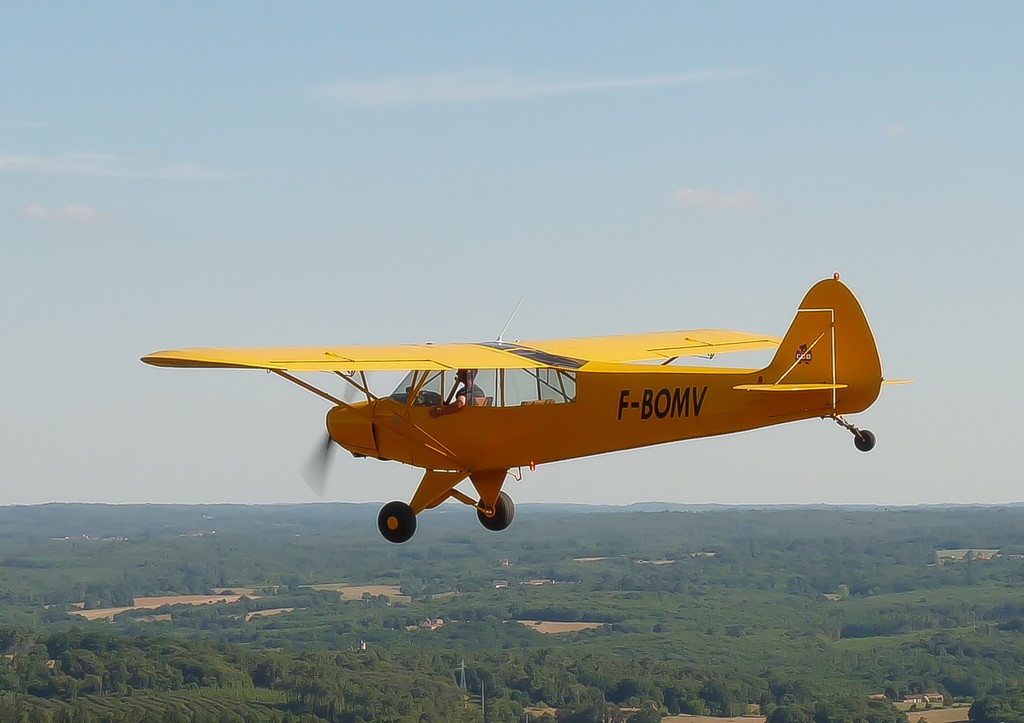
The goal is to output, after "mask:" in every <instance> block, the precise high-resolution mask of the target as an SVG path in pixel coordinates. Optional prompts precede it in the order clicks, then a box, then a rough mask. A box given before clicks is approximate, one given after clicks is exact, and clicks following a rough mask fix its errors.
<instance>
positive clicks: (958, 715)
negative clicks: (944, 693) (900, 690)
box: [907, 706, 971, 723]
mask: <svg viewBox="0 0 1024 723" xmlns="http://www.w3.org/2000/svg"><path fill="white" fill-rule="evenodd" d="M970 709H971V708H970V706H964V707H962V708H939V709H937V710H908V711H907V718H909V719H910V723H918V721H922V720H923V721H925V723H957V722H958V721H965V720H967V711H969V710H970Z"/></svg>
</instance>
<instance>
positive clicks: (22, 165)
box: [0, 151, 224, 179]
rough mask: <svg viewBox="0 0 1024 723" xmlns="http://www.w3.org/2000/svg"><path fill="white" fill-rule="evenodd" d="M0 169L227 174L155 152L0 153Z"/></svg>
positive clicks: (184, 175) (125, 175) (175, 176)
mask: <svg viewBox="0 0 1024 723" xmlns="http://www.w3.org/2000/svg"><path fill="white" fill-rule="evenodd" d="M0 171H11V172H21V173H36V174H41V175H48V176H97V177H102V178H149V179H165V178H166V179H210V178H223V177H224V174H223V173H220V172H218V171H214V170H212V169H209V168H204V167H203V166H200V165H198V164H195V163H177V162H172V161H167V160H164V159H163V158H161V157H160V156H158V155H155V154H146V155H136V156H118V155H114V154H111V153H96V152H92V151H85V152H82V151H78V152H71V153H59V154H53V155H38V154H27V153H23V154H10V153H0Z"/></svg>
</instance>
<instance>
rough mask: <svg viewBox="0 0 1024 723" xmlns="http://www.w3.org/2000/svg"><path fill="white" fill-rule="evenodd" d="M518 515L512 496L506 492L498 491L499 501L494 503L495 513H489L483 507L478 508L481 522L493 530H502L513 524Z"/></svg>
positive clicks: (477, 513) (477, 514) (478, 516)
mask: <svg viewBox="0 0 1024 723" xmlns="http://www.w3.org/2000/svg"><path fill="white" fill-rule="evenodd" d="M515 516H516V506H515V505H514V504H513V503H512V498H511V497H509V496H508V495H507V494H505V493H504V492H499V493H498V501H497V502H495V503H494V514H493V515H488V514H487V513H486V512H484V511H483V510H482V509H479V508H477V511H476V517H477V519H478V520H480V524H481V525H483V526H484V527H486V528H487V529H488V530H490V531H492V532H501V531H502V530H504V529H505V528H506V527H508V526H509V525H511V524H512V519H513V518H514V517H515Z"/></svg>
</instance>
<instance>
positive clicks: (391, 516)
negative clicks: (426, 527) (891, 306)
mask: <svg viewBox="0 0 1024 723" xmlns="http://www.w3.org/2000/svg"><path fill="white" fill-rule="evenodd" d="M377 529H378V530H379V531H380V534H381V536H382V537H383V538H384V539H385V540H387V541H388V542H394V543H402V542H407V541H408V540H409V538H411V537H412V536H413V533H414V532H416V513H415V512H413V511H412V507H410V506H409V505H407V504H406V503H405V502H388V503H387V504H386V505H384V506H383V507H381V508H380V513H379V514H378V515H377Z"/></svg>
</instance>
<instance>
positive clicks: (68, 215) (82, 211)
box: [21, 203, 117, 226]
mask: <svg viewBox="0 0 1024 723" xmlns="http://www.w3.org/2000/svg"><path fill="white" fill-rule="evenodd" d="M21 215H22V216H24V217H25V218H31V219H33V220H35V221H57V222H59V223H68V224H73V225H75V226H92V225H94V224H98V223H107V222H110V221H113V220H115V219H116V218H117V216H116V215H114V214H112V213H104V212H102V211H100V210H98V209H96V208H94V207H92V206H81V205H69V206H64V208H54V209H49V208H47V207H46V206H43V205H42V204H39V203H30V204H29V205H27V206H25V208H23V209H22V210H21Z"/></svg>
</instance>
